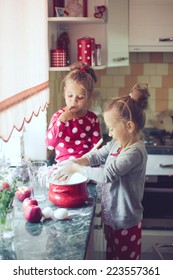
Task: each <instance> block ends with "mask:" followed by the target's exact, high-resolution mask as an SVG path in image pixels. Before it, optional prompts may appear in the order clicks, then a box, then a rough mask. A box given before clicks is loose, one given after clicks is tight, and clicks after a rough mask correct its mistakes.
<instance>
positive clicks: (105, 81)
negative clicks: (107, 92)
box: [100, 76, 113, 88]
mask: <svg viewBox="0 0 173 280" xmlns="http://www.w3.org/2000/svg"><path fill="white" fill-rule="evenodd" d="M100 85H101V87H108V88H109V87H112V86H113V77H112V76H101V79H100Z"/></svg>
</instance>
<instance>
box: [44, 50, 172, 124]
mask: <svg viewBox="0 0 173 280" xmlns="http://www.w3.org/2000/svg"><path fill="white" fill-rule="evenodd" d="M96 74H97V77H98V81H97V84H96V86H95V89H96V91H97V98H98V99H99V97H98V92H99V93H100V99H101V100H102V104H104V102H106V101H107V100H108V99H110V98H112V97H116V96H120V95H125V94H128V93H129V92H130V89H131V88H132V87H133V85H134V84H135V83H137V82H144V83H148V85H149V90H150V93H151V97H150V108H149V110H148V113H147V124H146V126H150V125H151V123H152V121H153V120H155V118H156V115H157V114H158V113H160V112H162V111H165V110H171V109H173V52H172V53H130V64H129V66H125V67H124V66H123V67H113V68H106V69H104V70H98V71H96ZM64 75H66V72H61V73H60V72H51V73H50V86H51V97H50V101H51V106H50V107H49V110H48V119H50V117H51V115H52V114H53V113H54V112H55V111H56V110H57V109H58V108H60V107H61V106H62V105H63V98H62V93H61V90H60V83H61V81H62V78H63V76H64Z"/></svg>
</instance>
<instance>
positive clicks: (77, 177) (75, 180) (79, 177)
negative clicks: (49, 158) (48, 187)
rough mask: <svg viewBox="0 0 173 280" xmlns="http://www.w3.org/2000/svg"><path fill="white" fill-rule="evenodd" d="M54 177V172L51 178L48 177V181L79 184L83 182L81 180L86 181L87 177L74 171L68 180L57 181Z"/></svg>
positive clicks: (60, 183)
mask: <svg viewBox="0 0 173 280" xmlns="http://www.w3.org/2000/svg"><path fill="white" fill-rule="evenodd" d="M55 178H56V174H55V173H54V176H53V177H52V178H49V182H50V183H53V184H57V185H75V184H80V183H83V182H86V181H87V178H86V177H85V176H84V175H82V174H80V173H78V172H76V173H74V174H73V175H72V176H71V177H70V178H69V180H68V181H60V182H59V181H58V180H55Z"/></svg>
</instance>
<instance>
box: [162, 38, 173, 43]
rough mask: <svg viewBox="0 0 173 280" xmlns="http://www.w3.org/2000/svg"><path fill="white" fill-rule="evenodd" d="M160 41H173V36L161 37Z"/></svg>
mask: <svg viewBox="0 0 173 280" xmlns="http://www.w3.org/2000/svg"><path fill="white" fill-rule="evenodd" d="M159 41H160V42H171V41H173V37H169V38H159Z"/></svg>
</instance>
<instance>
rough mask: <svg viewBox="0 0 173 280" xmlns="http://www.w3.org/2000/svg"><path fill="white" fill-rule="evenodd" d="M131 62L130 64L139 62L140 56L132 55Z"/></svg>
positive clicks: (130, 56)
mask: <svg viewBox="0 0 173 280" xmlns="http://www.w3.org/2000/svg"><path fill="white" fill-rule="evenodd" d="M129 61H130V64H131V63H137V62H138V54H137V53H130V55H129Z"/></svg>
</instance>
